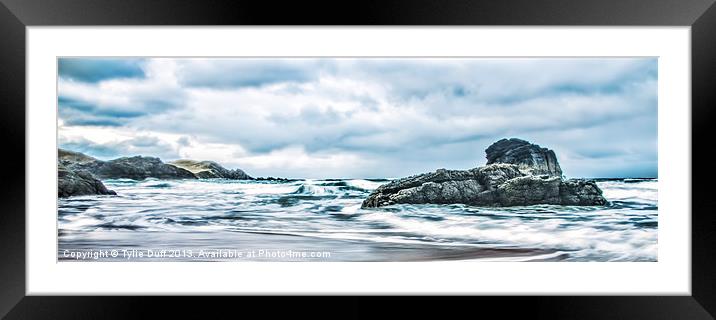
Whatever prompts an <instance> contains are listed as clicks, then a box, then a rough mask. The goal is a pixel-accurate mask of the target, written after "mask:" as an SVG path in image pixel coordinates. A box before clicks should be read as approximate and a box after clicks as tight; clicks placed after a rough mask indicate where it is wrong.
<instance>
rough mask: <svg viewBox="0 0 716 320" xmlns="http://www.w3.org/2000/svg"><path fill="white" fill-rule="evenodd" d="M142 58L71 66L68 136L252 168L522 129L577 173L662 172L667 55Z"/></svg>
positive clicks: (376, 166)
mask: <svg viewBox="0 0 716 320" xmlns="http://www.w3.org/2000/svg"><path fill="white" fill-rule="evenodd" d="M142 65H143V70H144V71H145V75H146V77H145V78H132V79H108V80H103V81H99V82H96V83H84V82H77V81H74V80H71V79H60V83H59V84H60V87H59V96H60V98H59V101H58V104H59V106H60V110H59V114H60V120H61V121H62V123H63V127H62V128H61V129H60V136H61V137H62V136H67V137H69V136H70V135H74V136H77V135H82V134H78V132H90V131H89V130H95V131H92V132H95V133H101V134H103V135H106V136H111V134H119V135H123V138H122V139H121V140H122V141H125V140H126V141H129V140H130V139H133V138H135V137H137V136H139V135H149V136H154V137H158V139H160V142H161V143H163V144H165V146H171V151H170V150H169V149H166V148H164V147H162V146H161V145H162V144H154V145H152V144H150V145H148V146H146V147H145V148H144V149H141V148H139V146H138V145H137V143H138V141H134V142H132V143H130V144H129V145H131V146H132V147H131V148H130V147H129V145H122V144H118V145H116V144H109V145H108V144H107V141H104V142H102V143H101V144H100V145H102V146H105V147H113V148H116V150H117V151H116V153H117V154H123V153H127V152H132V151H138V150H141V151H146V152H151V148H156V153H161V154H164V155H167V156H173V157H193V158H197V159H208V160H215V161H219V162H222V163H224V164H227V165H230V166H237V167H241V168H242V169H245V170H247V172H249V173H250V174H254V175H278V173H272V172H280V173H282V175H285V176H292V177H297V175H299V174H300V175H302V176H304V177H318V176H324V177H326V176H328V175H335V176H348V175H350V176H354V177H358V176H363V177H385V176H390V177H397V176H403V175H410V174H415V173H418V172H423V171H428V170H434V169H436V168H439V167H446V168H470V167H474V166H477V165H481V164H484V161H485V160H484V149H485V148H486V147H487V146H489V145H490V144H491V143H492V142H494V141H496V140H499V139H500V138H504V137H520V138H523V139H527V140H530V141H533V142H535V143H538V144H540V145H542V146H545V147H549V148H552V149H554V150H555V151H556V152H557V155H558V157H559V160H560V164H561V165H562V167H563V169H564V171H565V173H566V174H567V175H568V176H590V177H594V176H614V175H629V174H630V173H633V174H637V173H638V174H639V175H644V174H647V173H648V174H650V175H655V174H656V168H657V166H656V161H657V143H656V142H657V135H656V133H657V126H656V125H657V100H656V99H657V63H656V59H651V58H638V59H637V58H634V59H631V58H629V59H627V58H611V59H553V58H548V59H216V60H214V59H148V60H146V61H144V62H143V64H142ZM98 128H104V129H101V130H100V129H98ZM111 128H114V129H111ZM98 130H99V131H98ZM70 132H72V134H70ZM83 136H85V137H87V139H94V138H93V137H91V136H90V135H88V134H84V135H83ZM97 152H100V151H97ZM104 152H105V153H107V152H106V151H104ZM252 170H253V172H252ZM256 172H258V173H256Z"/></svg>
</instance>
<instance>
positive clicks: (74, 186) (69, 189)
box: [57, 161, 117, 198]
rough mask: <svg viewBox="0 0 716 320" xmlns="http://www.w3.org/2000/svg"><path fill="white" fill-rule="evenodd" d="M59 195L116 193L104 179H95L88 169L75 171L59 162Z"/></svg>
mask: <svg viewBox="0 0 716 320" xmlns="http://www.w3.org/2000/svg"><path fill="white" fill-rule="evenodd" d="M57 181H58V182H57V196H59V197H60V198H64V197H70V196H81V195H93V194H107V195H116V194H117V193H115V192H114V191H112V190H108V189H107V188H106V187H105V186H104V184H102V181H99V180H97V179H95V178H94V177H93V176H92V174H90V173H89V172H87V171H73V170H70V169H68V168H67V167H65V166H64V165H62V163H60V162H59V161H58V163H57Z"/></svg>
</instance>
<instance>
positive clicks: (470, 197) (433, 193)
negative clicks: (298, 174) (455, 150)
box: [362, 139, 607, 208]
mask: <svg viewBox="0 0 716 320" xmlns="http://www.w3.org/2000/svg"><path fill="white" fill-rule="evenodd" d="M486 152H487V153H488V165H486V166H483V167H477V168H473V169H469V170H446V169H438V170H437V171H435V172H429V173H424V174H419V175H414V176H410V177H407V178H402V179H398V180H394V181H391V182H389V183H386V184H384V185H382V186H380V187H378V188H377V189H376V190H375V191H373V192H372V193H371V194H370V195H369V196H368V198H367V199H366V200H365V201H363V204H362V207H363V208H376V207H382V206H387V205H392V204H400V203H410V204H426V203H432V204H455V203H460V204H467V205H475V206H526V205H535V204H554V205H580V206H586V205H605V204H607V200H606V199H604V197H603V196H602V191H601V190H600V189H599V187H598V186H597V184H596V183H595V182H594V181H590V180H582V179H571V180H563V179H562V170H561V169H560V168H559V164H558V163H557V157H556V156H555V154H554V152H553V151H552V150H549V149H546V148H541V147H539V146H537V145H535V144H531V143H529V142H527V141H524V140H519V139H509V140H507V139H503V140H500V141H498V142H496V143H495V144H493V145H492V146H490V147H489V148H488V149H487V151H486Z"/></svg>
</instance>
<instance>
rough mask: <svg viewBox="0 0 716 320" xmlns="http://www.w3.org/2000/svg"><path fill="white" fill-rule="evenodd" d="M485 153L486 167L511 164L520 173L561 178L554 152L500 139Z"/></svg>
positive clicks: (560, 170) (518, 140)
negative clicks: (516, 167)
mask: <svg viewBox="0 0 716 320" xmlns="http://www.w3.org/2000/svg"><path fill="white" fill-rule="evenodd" d="M485 153H486V154H487V164H488V165H490V164H493V163H511V164H516V165H518V166H519V167H520V169H521V170H522V171H526V172H528V173H530V174H533V175H540V174H546V175H550V176H557V177H561V176H562V169H561V168H560V167H559V163H558V162H557V156H556V155H555V154H554V151H552V150H550V149H547V148H542V147H540V146H538V145H536V144H532V143H529V142H527V141H525V140H521V139H516V138H512V139H502V140H500V141H497V142H495V143H493V144H492V145H491V146H489V147H488V148H487V149H486V150H485Z"/></svg>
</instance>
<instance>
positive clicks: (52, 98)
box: [26, 27, 691, 295]
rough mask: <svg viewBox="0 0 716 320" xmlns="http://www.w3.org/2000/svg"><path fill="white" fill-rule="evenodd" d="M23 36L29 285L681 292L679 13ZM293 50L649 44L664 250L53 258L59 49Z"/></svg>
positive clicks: (447, 51)
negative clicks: (413, 258) (668, 20)
mask: <svg viewBox="0 0 716 320" xmlns="http://www.w3.org/2000/svg"><path fill="white" fill-rule="evenodd" d="M27 49H28V50H27V138H26V139H27V161H28V163H27V168H28V170H27V177H26V178H27V230H26V231H27V252H26V254H27V258H26V259H27V279H26V281H27V294H28V295H36V294H211V293H215V294H231V293H408V294H410V293H427V292H438V293H439V292H444V293H482V294H565V293H568V294H614V293H618V294H668V295H690V292H691V283H690V279H691V276H690V270H691V256H690V252H691V243H690V234H691V233H690V220H691V218H690V217H691V206H690V198H691V197H690V195H691V191H690V186H691V183H690V177H691V170H690V167H691V159H690V155H691V150H690V145H691V143H690V141H691V134H690V128H691V127H690V110H691V108H690V106H691V100H690V92H691V84H690V76H691V74H690V65H691V63H690V28H688V27H640V28H634V27H498V28H494V27H449V28H448V27H440V28H435V27H430V28H426V27H410V28H405V27H401V28H392V27H391V28H384V27H381V28H376V27H371V28H365V27H341V28H335V27H331V28H318V27H303V28H295V27H292V28H287V27H264V28H238V27H201V28H195V27H191V28H190V27H162V28H156V27H151V28H149V27H112V28H107V27H82V28H78V27H29V28H28V32H27ZM288 55H290V56H495V57H504V56H604V57H608V56H658V57H659V84H658V87H659V238H658V239H659V256H658V260H659V261H658V262H636V263H629V262H614V263H611V262H591V263H576V262H574V263H564V262H530V263H524V262H516V263H515V262H482V263H479V262H420V263H411V262H397V263H390V262H389V263H340V262H336V263H330V262H324V263H311V262H298V263H291V262H277V263H270V262H219V263H200V262H183V263H182V262H179V263H177V262H79V263H76V262H60V263H57V262H56V260H55V259H56V236H57V233H56V229H55V227H56V226H55V223H56V221H55V215H56V207H55V203H56V192H55V190H56V189H55V184H54V183H52V181H53V180H54V178H51V177H55V176H56V174H57V173H56V160H55V159H56V140H55V134H56V109H55V105H56V92H55V80H56V57H58V56H288ZM667 168H668V169H667Z"/></svg>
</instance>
